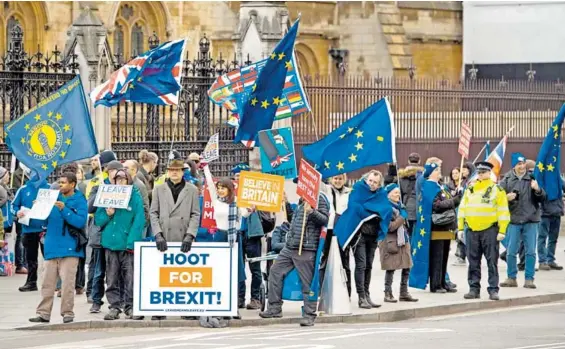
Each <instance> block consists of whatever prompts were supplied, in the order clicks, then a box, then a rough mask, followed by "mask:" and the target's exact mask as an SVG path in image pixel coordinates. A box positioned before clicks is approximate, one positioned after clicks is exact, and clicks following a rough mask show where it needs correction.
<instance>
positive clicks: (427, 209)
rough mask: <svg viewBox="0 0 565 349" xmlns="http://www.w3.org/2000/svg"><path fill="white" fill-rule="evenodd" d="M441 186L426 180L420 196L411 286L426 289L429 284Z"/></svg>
mask: <svg viewBox="0 0 565 349" xmlns="http://www.w3.org/2000/svg"><path fill="white" fill-rule="evenodd" d="M440 190H441V188H440V186H439V185H438V184H437V183H436V182H433V181H429V180H424V182H423V183H422V188H421V192H420V195H419V196H418V197H419V199H418V209H417V211H416V227H415V228H414V232H413V233H412V241H411V242H410V245H411V246H412V261H413V263H414V266H413V267H412V269H411V270H410V278H409V282H408V285H409V286H410V287H414V288H419V289H422V290H423V289H425V288H426V285H427V284H428V278H429V271H430V241H431V235H432V208H433V203H434V199H435V197H436V195H437V194H438V193H439V192H440Z"/></svg>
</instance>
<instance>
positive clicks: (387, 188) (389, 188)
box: [385, 183, 398, 193]
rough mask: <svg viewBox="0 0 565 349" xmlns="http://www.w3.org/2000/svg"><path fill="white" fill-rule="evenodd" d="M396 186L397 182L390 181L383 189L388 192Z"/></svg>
mask: <svg viewBox="0 0 565 349" xmlns="http://www.w3.org/2000/svg"><path fill="white" fill-rule="evenodd" d="M396 188H398V184H396V183H390V184H389V185H387V186H386V187H385V190H386V192H387V193H390V192H391V191H393V190H394V189H396Z"/></svg>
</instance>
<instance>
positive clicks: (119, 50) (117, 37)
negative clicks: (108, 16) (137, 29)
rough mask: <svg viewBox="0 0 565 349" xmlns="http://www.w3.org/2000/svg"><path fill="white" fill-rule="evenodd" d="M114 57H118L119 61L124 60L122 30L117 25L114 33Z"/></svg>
mask: <svg viewBox="0 0 565 349" xmlns="http://www.w3.org/2000/svg"><path fill="white" fill-rule="evenodd" d="M114 55H116V56H118V57H119V59H120V60H123V59H125V58H126V57H124V28H123V27H122V26H121V25H119V24H117V23H116V29H115V31H114ZM127 58H129V57H127Z"/></svg>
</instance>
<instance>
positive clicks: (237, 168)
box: [231, 163, 249, 175]
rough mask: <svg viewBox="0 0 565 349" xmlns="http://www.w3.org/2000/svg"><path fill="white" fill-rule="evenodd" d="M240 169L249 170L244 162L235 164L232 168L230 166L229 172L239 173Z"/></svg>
mask: <svg viewBox="0 0 565 349" xmlns="http://www.w3.org/2000/svg"><path fill="white" fill-rule="evenodd" d="M241 171H249V165H248V164H244V163H241V164H237V165H236V166H235V167H234V168H232V170H231V174H232V175H235V174H238V173H240V172H241Z"/></svg>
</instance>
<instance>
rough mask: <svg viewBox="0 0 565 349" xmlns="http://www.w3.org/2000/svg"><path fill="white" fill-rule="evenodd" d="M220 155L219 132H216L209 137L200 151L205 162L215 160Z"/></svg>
mask: <svg viewBox="0 0 565 349" xmlns="http://www.w3.org/2000/svg"><path fill="white" fill-rule="evenodd" d="M219 157H220V134H219V133H216V134H214V135H212V137H210V139H209V140H208V144H206V147H205V148H204V151H203V152H202V161H203V162H205V163H209V162H212V161H214V160H217V159H218V158H219Z"/></svg>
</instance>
